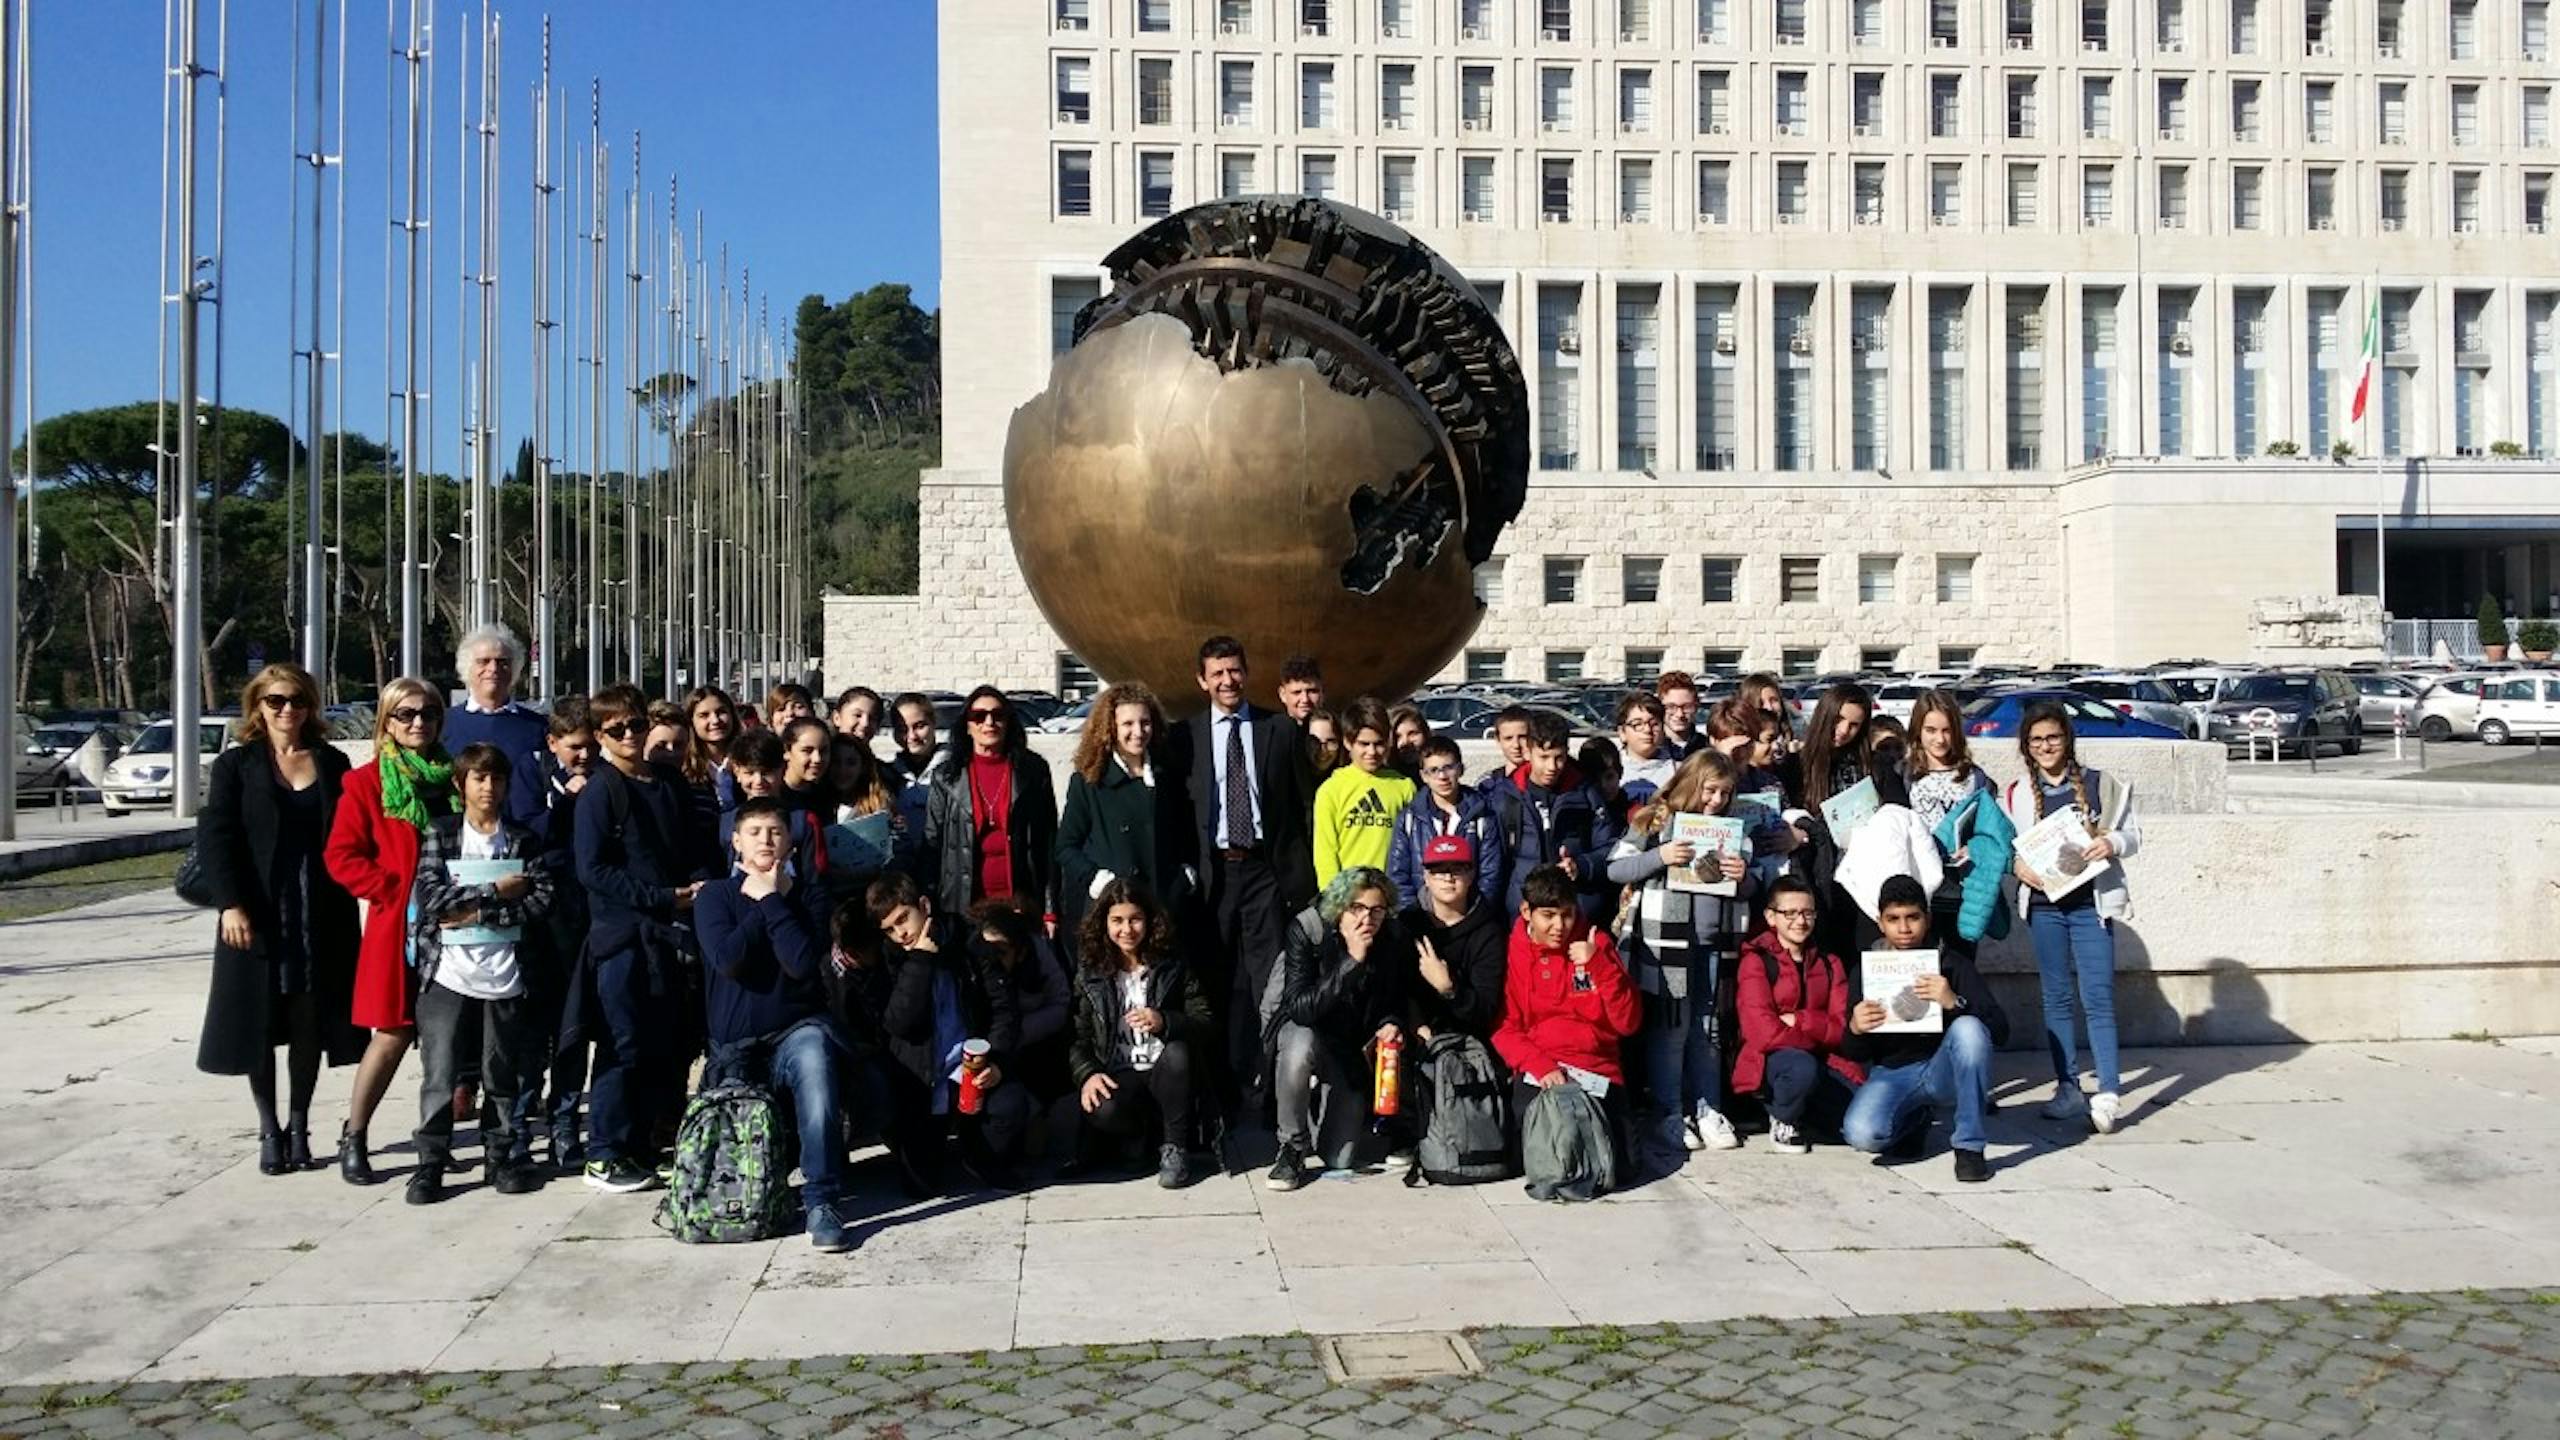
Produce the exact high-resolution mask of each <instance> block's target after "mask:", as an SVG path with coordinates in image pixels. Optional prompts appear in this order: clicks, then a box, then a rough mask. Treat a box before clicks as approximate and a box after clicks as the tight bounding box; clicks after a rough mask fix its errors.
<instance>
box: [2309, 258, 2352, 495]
mask: <svg viewBox="0 0 2560 1440" xmlns="http://www.w3.org/2000/svg"><path fill="white" fill-rule="evenodd" d="M2305 300H2306V304H2307V309H2308V316H2307V318H2306V322H2305V326H2304V332H2303V337H2302V342H2303V357H2302V358H2303V378H2304V379H2305V380H2306V381H2307V382H2308V384H2307V386H2306V390H2307V392H2308V393H2307V395H2306V397H2305V398H2306V399H2307V400H2308V401H2309V405H2310V411H2311V433H2310V442H2311V443H2310V445H2309V447H2308V449H2309V451H2310V453H2311V454H2313V455H2326V454H2328V453H2329V445H2330V440H2331V432H2332V429H2333V427H2334V426H2335V424H2336V422H2337V421H2338V420H2339V419H2341V418H2343V417H2341V416H2340V415H2338V413H2337V405H2338V401H2337V396H2338V395H2339V393H2340V383H2339V382H2340V381H2341V380H2342V379H2343V378H2345V377H2344V376H2343V375H2342V374H2341V371H2342V370H2343V369H2344V367H2345V366H2346V364H2347V361H2348V352H2347V351H2346V350H2345V348H2344V345H2345V344H2346V343H2347V342H2346V341H2345V340H2344V339H2343V338H2342V337H2343V336H2344V334H2345V331H2346V329H2347V325H2348V318H2347V292H2346V291H2344V290H2313V291H2311V292H2309V294H2308V295H2307V296H2306V297H2305ZM2358 339H2359V343H2360V341H2361V337H2358Z"/></svg>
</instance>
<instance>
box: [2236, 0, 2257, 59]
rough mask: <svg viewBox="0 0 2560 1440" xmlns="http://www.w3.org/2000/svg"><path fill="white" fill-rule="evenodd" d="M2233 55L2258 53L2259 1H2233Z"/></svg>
mask: <svg viewBox="0 0 2560 1440" xmlns="http://www.w3.org/2000/svg"><path fill="white" fill-rule="evenodd" d="M2231 53H2232V54H2234V55H2255V54H2257V53H2258V0H2231Z"/></svg>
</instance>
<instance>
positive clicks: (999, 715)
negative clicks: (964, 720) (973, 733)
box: [969, 710, 1004, 725]
mask: <svg viewBox="0 0 2560 1440" xmlns="http://www.w3.org/2000/svg"><path fill="white" fill-rule="evenodd" d="M969 723H970V724H972V725H1000V724H1002V723H1004V712H1003V711H1001V710H972V711H970V712H969Z"/></svg>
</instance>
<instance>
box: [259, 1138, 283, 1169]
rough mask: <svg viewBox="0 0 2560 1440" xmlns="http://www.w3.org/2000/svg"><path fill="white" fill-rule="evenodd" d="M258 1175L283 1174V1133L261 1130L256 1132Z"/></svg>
mask: <svg viewBox="0 0 2560 1440" xmlns="http://www.w3.org/2000/svg"><path fill="white" fill-rule="evenodd" d="M258 1173H259V1174H261V1175H281V1174H283V1173H284V1132H283V1131H281V1130H261V1131H259V1132H258Z"/></svg>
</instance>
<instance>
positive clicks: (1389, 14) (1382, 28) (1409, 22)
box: [1378, 0, 1414, 40]
mask: <svg viewBox="0 0 2560 1440" xmlns="http://www.w3.org/2000/svg"><path fill="white" fill-rule="evenodd" d="M1413 6H1414V0H1378V34H1379V36H1380V38H1382V39H1387V40H1410V39H1412V38H1413Z"/></svg>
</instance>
